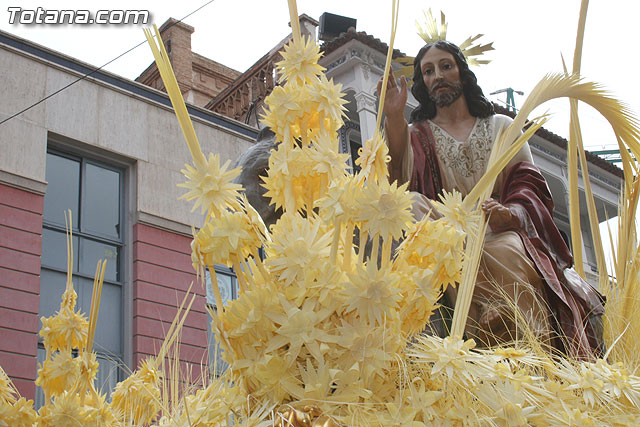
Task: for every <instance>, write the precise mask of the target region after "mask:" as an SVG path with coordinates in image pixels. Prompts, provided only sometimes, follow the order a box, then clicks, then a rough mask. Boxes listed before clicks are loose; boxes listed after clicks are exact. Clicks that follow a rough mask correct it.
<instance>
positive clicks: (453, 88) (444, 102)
mask: <svg viewBox="0 0 640 427" xmlns="http://www.w3.org/2000/svg"><path fill="white" fill-rule="evenodd" d="M441 87H446V88H448V89H449V90H445V91H440V92H439V91H438V90H437V89H439V88H441ZM460 95H462V83H461V82H455V83H449V82H441V83H438V84H437V85H435V86H434V88H433V90H432V91H431V92H429V98H431V100H432V101H433V102H435V104H436V105H437V106H438V107H439V108H443V107H448V106H450V105H451V104H453V103H454V102H455V101H456V99H458V98H460Z"/></svg>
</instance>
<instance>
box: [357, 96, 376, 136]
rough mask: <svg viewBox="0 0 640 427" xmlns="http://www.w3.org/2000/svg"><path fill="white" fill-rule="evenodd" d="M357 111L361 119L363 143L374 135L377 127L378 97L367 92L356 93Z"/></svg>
mask: <svg viewBox="0 0 640 427" xmlns="http://www.w3.org/2000/svg"><path fill="white" fill-rule="evenodd" d="M355 99H356V112H357V113H358V117H359V119H360V135H361V136H362V143H363V144H364V142H365V141H368V140H369V139H371V138H372V137H373V134H374V132H375V127H376V119H377V109H376V101H377V99H376V97H375V96H373V95H370V94H368V93H366V92H359V93H356V95H355Z"/></svg>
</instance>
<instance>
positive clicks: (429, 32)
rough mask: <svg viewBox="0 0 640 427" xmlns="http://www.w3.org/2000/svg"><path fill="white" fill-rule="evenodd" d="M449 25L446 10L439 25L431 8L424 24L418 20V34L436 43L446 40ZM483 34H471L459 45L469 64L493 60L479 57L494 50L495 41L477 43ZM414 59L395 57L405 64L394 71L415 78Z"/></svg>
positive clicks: (485, 62)
mask: <svg viewBox="0 0 640 427" xmlns="http://www.w3.org/2000/svg"><path fill="white" fill-rule="evenodd" d="M448 26H449V24H448V23H447V22H446V20H445V15H444V12H442V11H440V24H439V25H438V21H437V20H436V19H435V17H434V16H433V14H432V13H431V8H429V9H427V10H426V11H425V12H424V23H423V24H421V23H420V22H418V21H416V28H417V30H418V35H419V36H420V38H421V39H422V40H423V41H424V42H425V43H427V44H429V43H435V42H437V41H438V40H446V39H447V28H448ZM482 36H484V34H476V35H474V36H469V37H467V38H466V39H465V40H464V41H463V42H462V43H460V44H459V45H458V47H459V48H460V50H461V51H462V54H463V55H464V57H465V58H466V60H467V62H468V63H469V65H476V66H479V65H484V64H488V63H489V62H491V60H489V59H479V58H480V57H481V56H482V55H484V53H485V52H488V51H490V50H494V47H493V42H491V43H487V44H481V43H476V41H477V40H478V39H480V38H481V37H482ZM414 61H415V58H414V57H411V56H404V57H402V58H397V59H395V60H394V62H397V63H399V64H402V65H403V66H402V67H401V68H400V69H399V70H397V71H394V73H395V74H396V75H397V76H398V77H401V76H404V77H406V78H407V79H411V78H413V65H414V64H413V63H414Z"/></svg>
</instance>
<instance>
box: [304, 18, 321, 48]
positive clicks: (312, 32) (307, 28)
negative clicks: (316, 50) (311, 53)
mask: <svg viewBox="0 0 640 427" xmlns="http://www.w3.org/2000/svg"><path fill="white" fill-rule="evenodd" d="M318 25H320V23H319V22H318V21H316V20H315V19H313V18H312V17H310V16H309V15H307V14H304V13H303V14H302V15H300V34H301V35H302V36H303V37H311V40H313V41H317V40H318V39H317V38H316V28H318Z"/></svg>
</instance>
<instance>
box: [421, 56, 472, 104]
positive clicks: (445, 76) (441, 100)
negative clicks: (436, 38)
mask: <svg viewBox="0 0 640 427" xmlns="http://www.w3.org/2000/svg"><path fill="white" fill-rule="evenodd" d="M420 68H421V70H422V77H423V79H424V84H425V86H426V87H427V91H428V92H429V97H430V98H431V99H432V100H433V102H435V104H436V105H437V106H438V108H443V107H448V106H450V105H451V104H453V103H454V102H455V101H456V100H457V99H458V98H460V95H462V82H461V81H460V69H459V68H458V64H457V63H456V60H455V58H454V57H453V55H452V54H450V53H449V52H447V51H445V50H441V49H438V48H437V47H432V48H431V49H429V50H428V51H427V53H425V54H424V56H423V57H422V60H421V61H420Z"/></svg>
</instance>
